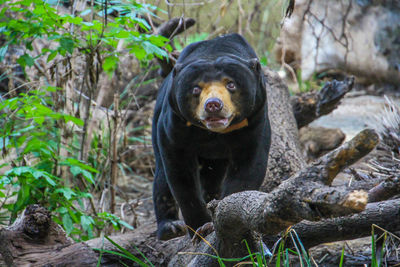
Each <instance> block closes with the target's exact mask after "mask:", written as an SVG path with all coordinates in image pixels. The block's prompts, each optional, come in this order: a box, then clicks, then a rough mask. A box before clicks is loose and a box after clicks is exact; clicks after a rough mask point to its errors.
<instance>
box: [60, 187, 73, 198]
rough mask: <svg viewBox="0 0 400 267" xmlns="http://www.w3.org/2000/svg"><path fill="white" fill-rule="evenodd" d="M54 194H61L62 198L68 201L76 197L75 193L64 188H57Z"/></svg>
mask: <svg viewBox="0 0 400 267" xmlns="http://www.w3.org/2000/svg"><path fill="white" fill-rule="evenodd" d="M55 192H56V193H61V194H63V195H64V197H65V198H66V199H67V200H70V199H71V198H72V197H73V196H76V194H75V192H74V191H72V189H70V188H68V187H64V188H58V189H57V190H55Z"/></svg>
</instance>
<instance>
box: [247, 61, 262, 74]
mask: <svg viewBox="0 0 400 267" xmlns="http://www.w3.org/2000/svg"><path fill="white" fill-rule="evenodd" d="M249 65H250V68H251V69H252V70H254V71H256V72H260V70H261V64H260V61H259V60H258V58H252V59H250V60H249Z"/></svg>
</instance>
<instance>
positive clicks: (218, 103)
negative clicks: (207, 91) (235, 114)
mask: <svg viewBox="0 0 400 267" xmlns="http://www.w3.org/2000/svg"><path fill="white" fill-rule="evenodd" d="M223 107H224V103H223V102H222V100H221V99H219V98H217V97H212V98H209V99H207V100H206V102H205V103H204V110H205V111H206V112H208V113H216V112H219V111H221V110H222V108H223Z"/></svg>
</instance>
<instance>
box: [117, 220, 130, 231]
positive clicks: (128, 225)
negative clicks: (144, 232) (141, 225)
mask: <svg viewBox="0 0 400 267" xmlns="http://www.w3.org/2000/svg"><path fill="white" fill-rule="evenodd" d="M118 222H119V224H121V225H123V226H125V227H126V228H128V229H130V230H133V227H132V225H130V224H129V223H127V222H125V221H122V220H120V221H118Z"/></svg>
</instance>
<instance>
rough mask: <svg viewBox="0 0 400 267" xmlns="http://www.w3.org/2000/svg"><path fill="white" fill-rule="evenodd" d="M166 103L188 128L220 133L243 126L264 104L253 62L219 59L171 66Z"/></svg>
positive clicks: (257, 66) (227, 57) (260, 76)
mask: <svg viewBox="0 0 400 267" xmlns="http://www.w3.org/2000/svg"><path fill="white" fill-rule="evenodd" d="M172 79H173V80H172V89H171V91H170V95H169V99H170V103H171V105H172V107H173V108H174V110H175V112H176V113H178V114H179V115H180V116H181V117H183V118H184V119H185V120H186V121H187V124H188V125H194V126H197V127H201V128H205V129H207V130H209V131H212V132H218V133H224V132H226V130H227V129H228V128H229V127H232V126H234V125H236V124H240V123H243V121H246V123H247V119H248V118H249V117H251V116H252V115H253V114H254V113H255V112H257V111H259V110H260V109H261V108H262V107H263V106H264V105H265V102H266V91H265V84H264V80H263V74H262V70H261V66H260V63H259V61H258V59H257V58H252V59H242V58H240V57H237V56H235V55H223V56H219V57H217V58H215V59H212V58H210V59H204V58H202V59H195V60H192V61H190V62H186V63H184V64H181V63H178V64H177V65H175V67H174V70H173V72H172Z"/></svg>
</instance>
